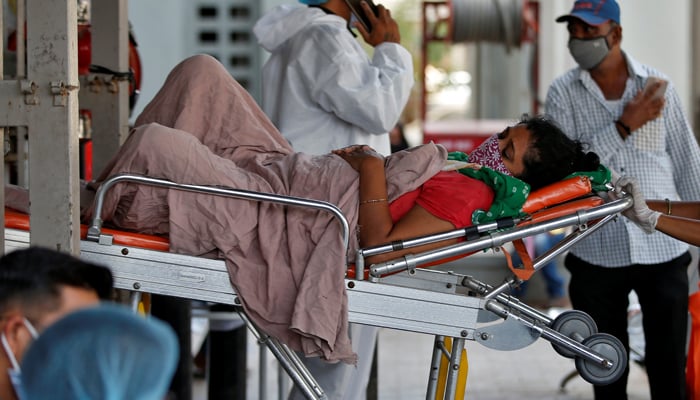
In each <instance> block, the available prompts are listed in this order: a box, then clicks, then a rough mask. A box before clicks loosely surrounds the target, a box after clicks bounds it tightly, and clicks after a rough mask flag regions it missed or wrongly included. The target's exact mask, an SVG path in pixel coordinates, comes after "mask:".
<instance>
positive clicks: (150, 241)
mask: <svg viewBox="0 0 700 400" xmlns="http://www.w3.org/2000/svg"><path fill="white" fill-rule="evenodd" d="M5 227H6V228H11V229H18V230H23V231H28V230H29V215H28V214H24V213H21V212H19V211H15V210H12V209H9V208H5ZM87 230H88V227H87V225H83V224H81V225H80V237H81V238H82V239H85V237H86V236H87ZM102 233H104V234H108V235H112V238H113V243H114V244H118V245H122V246H130V247H140V248H144V249H150V250H158V251H168V250H169V249H170V243H169V241H168V239H167V238H165V237H161V236H155V235H145V234H142V233H136V232H126V231H120V230H116V229H109V228H103V229H102Z"/></svg>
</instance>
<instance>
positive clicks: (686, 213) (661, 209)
mask: <svg viewBox="0 0 700 400" xmlns="http://www.w3.org/2000/svg"><path fill="white" fill-rule="evenodd" d="M615 180H616V182H614V183H615V191H614V192H613V193H611V194H613V195H614V197H615V195H617V196H619V194H620V193H621V192H623V191H624V192H626V193H628V194H631V195H632V197H633V199H634V206H633V207H631V208H628V209H627V210H625V211H624V212H623V213H622V215H624V216H625V217H627V218H629V219H630V220H631V221H632V222H634V223H635V224H637V226H639V227H640V228H641V229H643V230H644V232H646V233H653V232H654V231H657V230H658V231H659V232H663V233H665V234H667V235H669V236H672V237H674V238H676V239H678V240H682V241H684V242H686V243H689V244H691V245H693V246H700V201H671V200H645V199H644V194H643V193H642V190H641V188H640V187H639V184H638V183H637V181H636V180H635V179H634V178H631V177H628V176H623V177H621V178H619V179H615Z"/></svg>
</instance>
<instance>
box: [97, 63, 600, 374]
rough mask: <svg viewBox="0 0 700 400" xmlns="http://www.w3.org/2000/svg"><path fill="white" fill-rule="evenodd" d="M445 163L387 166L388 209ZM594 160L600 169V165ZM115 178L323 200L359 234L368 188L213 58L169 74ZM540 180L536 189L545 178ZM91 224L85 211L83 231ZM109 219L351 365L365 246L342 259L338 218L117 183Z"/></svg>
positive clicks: (429, 152)
mask: <svg viewBox="0 0 700 400" xmlns="http://www.w3.org/2000/svg"><path fill="white" fill-rule="evenodd" d="M557 132H558V131H557ZM559 133H560V132H559ZM555 137H561V138H564V137H565V136H564V135H563V134H560V135H555ZM579 145H580V144H576V145H575V146H574V145H573V144H572V145H570V144H569V143H567V144H566V146H568V147H576V146H579ZM496 150H498V149H496ZM579 150H580V149H578V148H577V149H576V152H580V151H579ZM508 151H509V150H507V149H506V150H505V152H506V155H507V154H509V153H507V152H508ZM550 153H551V151H550ZM555 153H556V152H555ZM581 154H583V153H581ZM540 156H542V157H544V155H543V154H542V153H540ZM561 156H562V155H561V154H557V157H561ZM582 158H588V157H582ZM446 159H447V152H446V151H445V149H444V148H443V147H442V146H439V145H435V144H432V143H431V144H426V145H421V146H417V147H415V148H412V149H409V150H405V151H401V152H398V153H395V154H393V155H391V156H389V157H387V158H386V159H385V160H384V166H385V174H386V189H387V195H386V198H387V199H388V201H389V202H390V203H393V202H394V200H396V199H398V198H399V197H401V196H402V195H404V194H410V193H411V192H413V191H414V190H415V189H417V188H419V187H421V185H423V184H424V183H425V182H426V181H428V180H429V179H431V178H432V177H434V176H435V175H436V174H438V173H439V172H440V171H441V170H442V169H443V167H445V165H446ZM593 159H594V161H595V165H597V156H594V157H593ZM540 161H543V160H540ZM549 161H550V164H552V162H551V161H552V160H549ZM567 163H570V164H571V165H572V166H573V164H574V162H573V161H567ZM541 164H542V163H541ZM555 164H556V163H555ZM548 165H549V164H548ZM595 165H594V166H593V169H595ZM565 169H566V168H561V169H558V170H557V171H556V172H557V173H558V174H561V173H563V170H565ZM120 173H130V174H139V175H147V176H150V177H154V178H163V179H168V180H171V181H174V182H178V183H190V184H198V185H213V186H224V187H231V188H235V189H241V190H250V191H256V192H264V193H276V194H281V195H290V196H297V197H302V198H310V199H317V200H322V201H327V202H329V203H332V204H335V205H336V206H338V208H340V210H341V211H342V212H343V214H344V215H345V217H346V218H347V220H348V223H349V226H350V229H351V232H352V233H356V232H357V229H358V215H359V214H358V212H359V192H360V191H361V190H360V182H359V179H358V172H357V171H356V169H355V168H354V167H353V166H352V165H351V162H350V161H348V162H346V160H345V159H344V157H341V156H339V155H337V154H327V155H321V156H312V155H308V154H303V153H295V152H294V151H293V150H292V148H291V146H290V145H289V144H288V143H287V141H286V140H285V139H284V138H283V137H282V135H281V134H280V133H279V132H278V131H277V129H276V128H275V127H274V126H273V125H272V123H271V122H270V121H269V120H268V118H267V117H266V116H265V114H264V113H263V112H262V111H261V110H260V108H259V107H258V105H257V104H256V103H255V101H254V100H253V99H252V97H250V96H249V94H248V93H247V92H246V91H245V89H243V88H242V87H241V86H240V85H239V84H238V83H237V82H236V81H235V80H234V79H233V78H232V77H231V75H230V74H229V72H228V71H226V69H225V68H224V67H223V66H222V65H221V64H220V63H219V62H218V61H216V60H215V59H214V58H212V57H209V56H203V55H200V56H194V57H191V58H188V59H187V60H185V61H183V62H182V63H180V64H179V65H178V66H176V67H175V68H174V69H173V71H172V72H171V73H170V75H169V76H168V78H167V79H166V81H165V83H164V85H163V88H162V89H161V90H160V91H159V92H158V94H157V95H156V96H155V98H154V99H153V100H152V101H151V103H149V105H148V106H147V107H146V108H145V110H144V111H143V113H142V114H141V115H140V116H139V118H138V119H137V120H136V123H135V128H134V130H133V131H132V133H131V135H130V136H129V138H128V139H127V140H126V142H125V143H124V145H123V146H122V147H121V149H120V150H119V152H118V153H117V154H116V155H115V157H114V158H113V159H112V160H111V162H110V163H109V164H108V166H107V167H106V168H105V170H104V171H103V173H102V174H101V176H100V178H99V179H98V180H97V181H96V184H99V183H100V182H101V181H103V180H104V179H106V178H107V177H109V176H112V175H115V174H120ZM537 175H538V178H537V179H540V180H541V179H542V177H541V175H546V173H544V172H543V173H541V174H540V173H539V172H538V173H537ZM561 177H563V175H562V176H560V177H559V178H556V179H560V178H561ZM537 179H535V180H537ZM554 180H555V179H552V180H550V182H553V181H554ZM473 181H476V180H473ZM482 192H484V191H483V190H482ZM465 195H466V197H479V196H471V195H472V193H471V192H470V193H466V194H465ZM464 197H465V196H463V197H461V198H460V199H464V200H465V202H466V201H467V200H468V199H465V198H464ZM403 198H405V197H403ZM492 199H493V194H489V196H486V197H485V198H484V199H482V200H481V202H480V203H477V202H474V205H473V207H476V204H480V205H481V207H488V206H489V204H490V202H491V200H492ZM398 203H400V202H396V204H398ZM469 215H471V211H470V212H469ZM89 218H90V210H89V209H88V211H87V212H86V214H85V215H84V221H86V222H87V221H88V220H89ZM102 218H103V219H104V220H106V221H110V222H111V223H113V224H115V225H116V226H118V227H121V228H124V229H129V230H134V231H138V232H142V233H148V234H155V235H167V236H168V237H169V239H170V249H171V251H173V252H177V253H182V254H190V255H195V256H207V257H216V258H222V259H224V260H225V262H226V266H227V269H228V272H229V276H230V280H231V283H232V285H233V287H234V288H235V289H236V291H237V292H238V293H239V294H240V299H241V301H242V303H243V307H244V308H245V310H246V312H247V314H248V315H249V316H250V318H251V319H252V320H253V322H255V323H256V324H257V325H258V327H259V328H260V329H262V330H263V331H265V332H266V333H268V334H270V335H272V336H274V337H277V338H278V339H279V340H281V341H282V342H283V343H286V344H288V345H289V346H290V347H291V348H293V349H295V350H299V351H302V352H303V353H304V354H305V355H307V356H320V357H322V358H324V359H326V360H328V361H332V362H334V361H343V362H348V363H352V362H354V361H355V357H356V356H355V354H353V352H352V348H351V345H350V340H349V338H348V334H347V323H348V317H347V316H348V303H347V296H346V293H345V288H344V277H345V272H346V267H347V263H348V262H352V261H353V258H354V254H355V250H356V249H357V247H358V237H357V235H355V234H352V235H350V245H349V250H348V251H347V253H346V249H345V248H344V247H343V243H342V236H341V227H340V224H339V223H338V221H337V220H336V219H335V218H334V217H333V216H332V215H331V214H329V213H327V212H324V211H313V210H309V209H303V208H298V207H286V208H285V207H283V206H281V205H275V204H271V203H264V202H263V203H261V202H256V201H249V200H240V199H232V198H227V197H221V196H214V195H208V194H198V193H192V192H185V191H179V190H168V189H165V188H158V187H153V186H146V185H139V184H131V183H120V184H118V185H117V186H115V187H114V188H113V189H111V190H110V191H109V192H108V193H107V195H106V197H105V201H104V206H103V209H102Z"/></svg>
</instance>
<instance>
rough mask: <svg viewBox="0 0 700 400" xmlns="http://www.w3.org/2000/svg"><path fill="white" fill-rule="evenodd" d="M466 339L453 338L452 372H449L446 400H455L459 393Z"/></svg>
mask: <svg viewBox="0 0 700 400" xmlns="http://www.w3.org/2000/svg"><path fill="white" fill-rule="evenodd" d="M463 350H464V339H462V338H452V350H451V351H450V370H449V371H448V372H447V385H445V400H454V398H455V395H456V393H457V381H458V375H459V368H460V361H461V360H462V351H463Z"/></svg>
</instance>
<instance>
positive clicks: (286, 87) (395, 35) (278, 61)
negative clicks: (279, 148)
mask: <svg viewBox="0 0 700 400" xmlns="http://www.w3.org/2000/svg"><path fill="white" fill-rule="evenodd" d="M300 3H303V4H302V5H289V4H284V5H280V6H277V7H275V8H273V9H272V10H270V11H269V12H268V13H267V14H265V15H264V16H263V17H262V18H261V19H260V20H259V21H258V22H257V23H256V24H255V26H254V28H253V32H254V33H255V35H256V36H257V39H258V42H259V43H260V45H261V46H262V47H263V48H264V49H265V50H267V51H269V52H270V57H269V59H268V60H267V61H266V62H265V65H264V67H263V79H262V87H263V90H262V109H263V111H264V112H265V114H266V115H267V116H268V117H269V118H270V120H271V121H272V123H273V124H275V126H276V127H277V128H278V129H279V130H280V132H281V133H282V135H283V136H284V137H285V138H286V139H287V140H288V141H289V142H290V144H291V145H292V147H293V148H294V150H295V151H298V152H303V153H308V154H314V155H321V154H327V153H329V152H330V151H332V150H335V149H340V148H344V147H346V146H350V145H355V144H364V145H368V146H369V147H371V148H373V149H374V150H375V151H377V152H378V153H380V154H382V155H384V156H386V155H389V154H390V153H391V144H390V140H389V131H390V130H391V129H393V127H394V126H395V125H396V123H397V122H398V121H399V118H400V116H401V113H402V112H403V110H404V108H405V106H406V103H407V102H408V98H409V95H410V94H411V89H412V88H413V84H414V77H413V59H412V56H411V54H410V53H409V52H408V50H406V49H405V48H404V47H402V46H401V44H400V42H401V36H400V33H399V29H398V25H397V23H396V21H395V20H394V19H393V18H392V16H391V12H390V11H389V10H388V9H386V8H385V7H384V6H383V5H381V4H379V5H377V6H374V5H372V6H370V4H368V2H366V1H352V0H300ZM360 13H362V14H364V15H359V14H360ZM365 16H366V18H367V19H368V20H369V22H370V25H371V29H370V30H367V29H366V27H365V25H363V24H362V23H361V22H360V21H359V19H360V18H362V17H365ZM352 29H356V31H357V32H359V34H360V35H361V37H362V39H363V40H364V41H365V42H366V43H367V44H369V45H370V46H371V47H373V55H372V57H371V58H370V57H369V56H368V54H367V52H366V50H365V49H364V48H363V47H362V46H361V44H360V42H359V41H358V40H357V39H356V36H357V35H356V34H355V33H354V32H353V31H352ZM350 336H351V337H352V342H353V349H354V350H355V352H356V353H357V354H358V365H357V367H353V366H350V365H347V364H343V363H338V364H328V363H325V362H323V361H320V360H318V359H304V360H303V361H304V363H305V364H306V365H307V367H308V368H309V369H310V371H311V372H312V374H313V375H314V376H315V377H316V379H317V380H318V381H319V384H320V385H321V387H322V388H323V389H324V390H325V391H326V394H328V397H329V398H330V399H345V400H349V399H357V400H359V399H363V398H364V397H365V392H366V387H367V384H368V381H369V375H370V371H371V364H372V358H373V353H374V348H375V344H376V338H377V328H376V327H370V326H365V325H358V324H351V326H350ZM301 398H303V396H302V393H301V392H300V391H299V390H296V389H295V390H293V391H292V394H291V395H290V399H301Z"/></svg>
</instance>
